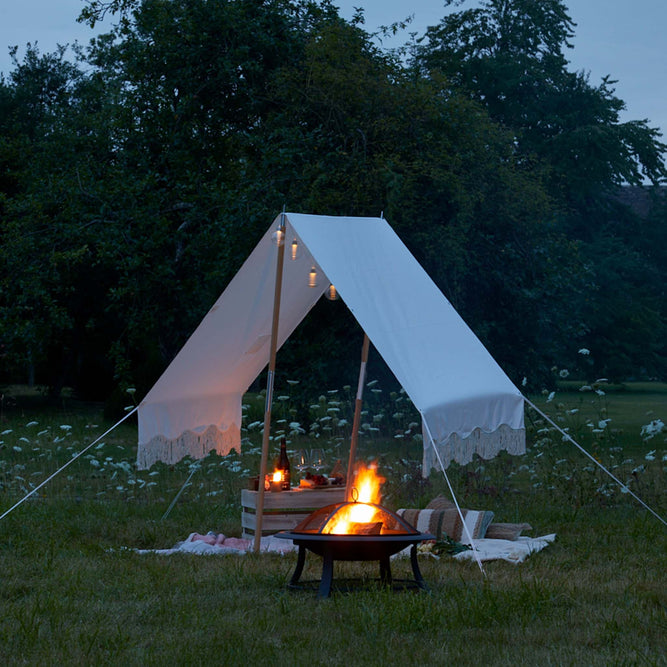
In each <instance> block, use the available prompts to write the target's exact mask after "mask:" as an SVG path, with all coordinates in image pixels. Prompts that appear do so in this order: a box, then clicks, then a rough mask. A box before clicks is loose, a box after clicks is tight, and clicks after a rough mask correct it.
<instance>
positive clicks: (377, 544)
mask: <svg viewBox="0 0 667 667" xmlns="http://www.w3.org/2000/svg"><path fill="white" fill-rule="evenodd" d="M275 536H276V537H280V538H282V539H285V540H292V541H293V542H294V544H296V545H297V546H298V547H299V555H298V557H297V563H296V568H295V570H294V574H293V575H292V579H291V580H290V583H289V585H290V586H291V587H293V588H296V587H297V585H298V582H299V579H300V577H301V573H302V572H303V566H304V563H305V561H306V550H308V551H312V552H313V553H314V554H316V555H318V556H321V557H322V578H321V579H320V587H319V592H318V597H320V598H326V597H329V595H330V594H331V585H332V581H333V566H334V561H336V560H364V561H365V560H377V561H379V562H380V579H381V581H382V582H383V583H385V584H391V582H392V577H391V562H390V556H393V555H394V554H396V553H398V552H399V551H401V550H402V549H405V548H406V547H409V546H411V545H412V548H411V549H410V563H411V564H412V572H413V575H414V578H415V583H416V584H417V586H419V588H422V589H425V590H427V586H426V583H425V582H424V579H423V577H422V575H421V572H420V571H419V563H418V562H417V543H419V542H423V541H424V540H434V539H435V536H434V535H430V534H429V533H416V534H410V533H398V532H397V533H394V534H392V533H389V534H387V533H385V534H384V535H334V534H332V533H326V534H322V533H307V532H297V531H293V530H290V531H284V530H283V531H280V532H279V533H276V535H275Z"/></svg>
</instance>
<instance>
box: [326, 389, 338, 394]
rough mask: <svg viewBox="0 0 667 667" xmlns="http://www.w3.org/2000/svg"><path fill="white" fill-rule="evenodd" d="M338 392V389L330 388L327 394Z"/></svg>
mask: <svg viewBox="0 0 667 667" xmlns="http://www.w3.org/2000/svg"><path fill="white" fill-rule="evenodd" d="M337 393H338V389H329V390H328V391H327V394H337Z"/></svg>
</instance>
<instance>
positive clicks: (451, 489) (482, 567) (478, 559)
mask: <svg viewBox="0 0 667 667" xmlns="http://www.w3.org/2000/svg"><path fill="white" fill-rule="evenodd" d="M422 422H423V424H424V426H425V428H426V432H427V433H428V439H429V440H430V442H431V446H432V447H433V451H434V452H435V456H436V458H437V459H438V463H439V464H440V470H442V474H443V475H444V477H445V481H446V482H447V488H448V489H449V492H450V493H451V494H452V500H453V501H454V505H456V511H457V512H458V514H459V517H460V519H461V524H462V525H463V530H464V531H465V534H466V536H467V537H468V539H469V540H470V546H471V547H472V555H473V556H474V557H475V561H476V562H477V566H478V567H479V570H480V572H481V573H482V576H483V577H486V571H485V570H484V566H483V565H482V559H481V558H480V557H479V554H478V553H477V549H476V548H475V541H474V540H473V538H472V535H471V534H470V529H469V528H468V524H467V523H466V520H465V518H464V516H463V512H462V511H461V507H460V505H459V501H458V500H457V499H456V494H455V493H454V489H453V488H452V484H451V482H450V481H449V477H448V476H447V472H446V470H445V466H444V465H443V463H442V459H441V458H440V452H438V448H437V447H436V446H435V440H434V439H433V435H432V434H431V429H430V428H429V426H428V422H427V421H426V419H425V418H424V415H423V414H422Z"/></svg>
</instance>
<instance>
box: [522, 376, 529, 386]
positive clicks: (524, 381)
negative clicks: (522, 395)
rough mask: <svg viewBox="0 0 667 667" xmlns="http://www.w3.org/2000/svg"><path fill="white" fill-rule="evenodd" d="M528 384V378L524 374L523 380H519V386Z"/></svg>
mask: <svg viewBox="0 0 667 667" xmlns="http://www.w3.org/2000/svg"><path fill="white" fill-rule="evenodd" d="M527 384H528V378H527V377H526V376H525V375H524V376H523V380H521V386H522V387H525V386H526V385H527Z"/></svg>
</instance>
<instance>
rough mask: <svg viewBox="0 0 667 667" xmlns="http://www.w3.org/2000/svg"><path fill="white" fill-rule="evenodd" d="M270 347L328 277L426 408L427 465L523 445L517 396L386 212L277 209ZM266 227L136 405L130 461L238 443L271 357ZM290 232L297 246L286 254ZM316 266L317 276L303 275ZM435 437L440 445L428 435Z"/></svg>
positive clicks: (144, 463)
mask: <svg viewBox="0 0 667 667" xmlns="http://www.w3.org/2000/svg"><path fill="white" fill-rule="evenodd" d="M281 218H282V219H283V221H284V224H285V230H286V238H285V243H286V255H285V262H284V269H283V274H282V275H283V282H282V291H281V295H282V296H281V308H280V317H279V325H278V332H277V344H278V348H279V347H280V346H281V345H282V344H283V343H284V342H285V341H286V340H287V339H288V337H289V336H290V334H291V333H292V332H293V331H294V329H295V328H296V327H297V326H298V324H299V323H300V322H301V321H302V320H303V318H304V317H305V316H306V314H307V313H308V312H309V310H310V309H311V308H312V307H313V306H314V305H315V303H316V302H317V301H318V299H320V297H321V296H322V295H323V294H324V293H325V291H326V290H327V288H328V287H329V284H330V283H331V284H334V285H335V286H336V288H337V290H338V293H339V295H340V297H341V299H342V300H343V301H344V302H345V304H346V305H347V307H348V308H349V309H350V311H351V312H352V314H353V315H354V317H355V318H356V319H357V321H358V322H359V324H360V325H361V327H362V328H363V330H364V331H365V332H366V334H367V335H368V337H369V338H370V341H371V342H372V343H373V346H374V347H375V348H376V350H377V351H378V352H379V353H380V355H381V356H382V357H383V359H384V361H385V362H386V363H387V365H388V366H389V368H390V369H391V370H392V371H393V373H394V374H395V376H396V378H397V380H398V381H399V382H400V384H401V385H402V387H403V388H404V389H405V391H406V392H407V394H408V396H409V397H410V399H411V400H412V402H413V403H414V405H415V406H416V408H417V409H418V410H419V412H420V413H421V415H422V423H423V430H424V433H425V436H426V437H425V440H424V470H425V471H426V472H428V471H429V470H430V469H431V467H437V465H436V463H437V462H438V459H440V460H441V461H442V462H443V465H444V466H447V465H448V464H449V462H450V461H451V460H456V461H458V462H460V463H465V462H467V461H469V460H471V458H472V456H473V454H474V453H478V454H480V455H482V456H483V457H485V458H489V457H491V456H494V455H495V454H497V453H498V451H500V450H501V449H504V450H507V451H509V452H511V453H514V454H519V453H523V451H525V437H524V430H523V408H524V400H523V397H522V395H521V393H520V391H519V390H518V389H517V388H516V387H515V386H514V385H513V384H512V382H511V381H510V380H509V378H508V377H507V376H506V375H505V373H504V372H503V371H502V369H501V368H500V367H499V366H498V364H497V363H496V362H495V361H494V359H493V358H492V357H491V355H490V354H489V352H488V351H487V350H486V349H485V348H484V346H483V345H482V344H481V342H480V341H479V340H478V339H477V337H476V336H475V335H474V334H473V332H472V331H471V330H470V328H469V327H468V326H467V325H466V324H465V323H464V322H463V320H462V319H461V317H460V316H459V315H458V313H457V312H456V311H455V310H454V308H453V307H452V305H451V304H450V303H449V302H448V301H447V299H446V298H445V297H444V296H443V294H442V293H441V292H440V290H439V289H438V288H437V286H436V285H435V283H434V282H433V281H432V280H431V278H430V277H429V276H428V275H427V274H426V272H425V271H424V270H423V269H422V267H421V266H420V265H419V263H418V262H417V261H416V260H415V258H414V257H413V256H412V255H411V253H410V252H409V251H408V250H407V248H406V247H405V246H404V245H403V243H402V242H401V241H400V239H399V238H398V236H397V235H396V234H395V232H394V231H393V230H392V229H391V227H390V226H389V224H388V223H387V221H386V220H384V219H382V218H352V217H330V216H316V215H304V214H297V213H285V214H282V216H280V217H279V218H278V219H277V220H276V223H277V222H278V220H280V219H281ZM275 229H276V224H274V226H272V228H271V229H269V230H268V231H267V232H266V234H265V235H264V237H263V238H262V239H261V241H260V242H259V244H258V245H257V247H256V248H255V249H254V250H253V252H252V253H251V255H250V256H249V257H248V259H247V260H246V262H245V263H244V264H243V266H242V267H241V269H240V270H239V272H238V273H237V274H236V276H235V277H234V278H233V280H232V281H231V282H230V283H229V285H228V287H227V288H226V289H225V291H224V292H223V294H222V296H220V298H219V299H218V300H217V302H216V303H215V304H214V306H213V307H212V308H211V310H210V311H209V312H208V314H207V315H206V316H205V317H204V319H203V320H202V322H201V323H200V325H199V327H198V328H197V329H196V331H195V332H194V333H193V335H192V336H191V338H190V339H189V340H188V341H187V343H186V344H185V346H184V347H183V348H182V350H181V351H180V352H179V354H178V355H177V356H176V358H175V359H174V361H173V362H172V363H171V365H170V366H169V367H168V368H167V370H166V371H165V372H164V374H163V375H162V377H160V379H159V380H158V381H157V383H156V384H155V385H154V386H153V388H152V389H151V390H150V392H149V393H148V394H147V396H146V397H145V399H144V400H143V401H142V402H141V404H140V406H139V410H138V413H139V449H138V466H139V467H140V468H146V467H149V466H151V465H152V464H153V463H154V462H156V461H158V460H161V461H165V462H167V463H174V462H176V461H178V460H180V459H181V458H182V457H183V456H185V455H190V456H192V457H194V458H200V457H202V456H205V455H206V454H208V452H209V451H210V450H211V449H215V450H216V451H217V452H218V453H219V454H226V453H228V452H229V451H230V450H231V449H232V448H237V449H240V426H241V399H242V397H243V394H244V393H245V392H246V391H247V390H248V388H249V387H250V385H251V384H252V382H253V381H254V380H255V378H256V377H257V376H258V375H259V373H260V372H261V371H262V370H263V369H264V368H265V367H266V366H267V363H268V362H269V354H270V350H269V347H270V345H269V342H270V337H271V328H272V312H273V305H274V287H275V283H276V262H277V259H276V256H277V252H276V246H275V244H274V243H273V242H272V233H273V232H274V231H275ZM294 241H296V244H297V245H298V248H299V256H298V257H297V258H296V259H295V260H292V259H291V257H290V253H291V246H292V243H293V242H294ZM312 269H314V270H315V271H316V273H317V277H318V283H317V287H315V288H312V287H309V285H308V278H309V273H310V272H311V270H312ZM431 445H435V447H437V454H438V455H439V456H436V451H435V449H434V447H433V446H431Z"/></svg>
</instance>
